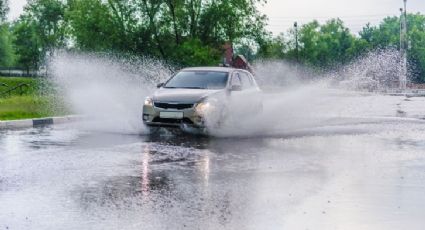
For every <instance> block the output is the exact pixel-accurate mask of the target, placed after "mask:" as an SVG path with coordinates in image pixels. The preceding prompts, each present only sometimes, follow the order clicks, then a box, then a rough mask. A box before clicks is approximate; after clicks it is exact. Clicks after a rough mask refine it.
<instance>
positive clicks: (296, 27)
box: [294, 22, 299, 63]
mask: <svg viewBox="0 0 425 230" xmlns="http://www.w3.org/2000/svg"><path fill="white" fill-rule="evenodd" d="M294 29H295V58H296V61H297V63H298V62H299V56H298V23H297V22H294Z"/></svg>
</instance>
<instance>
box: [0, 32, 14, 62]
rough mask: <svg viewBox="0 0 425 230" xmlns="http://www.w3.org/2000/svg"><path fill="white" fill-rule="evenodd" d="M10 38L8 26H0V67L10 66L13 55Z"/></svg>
mask: <svg viewBox="0 0 425 230" xmlns="http://www.w3.org/2000/svg"><path fill="white" fill-rule="evenodd" d="M13 52H14V51H13V46H12V37H11V34H10V31H9V27H8V25H6V24H4V25H0V66H6V67H8V66H11V65H12V64H13V59H14V54H13Z"/></svg>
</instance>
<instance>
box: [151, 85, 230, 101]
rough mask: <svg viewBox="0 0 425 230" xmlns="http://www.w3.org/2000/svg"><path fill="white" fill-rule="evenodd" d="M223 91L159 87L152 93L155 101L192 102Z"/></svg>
mask: <svg viewBox="0 0 425 230" xmlns="http://www.w3.org/2000/svg"><path fill="white" fill-rule="evenodd" d="M223 91H224V90H210V89H167V88H161V89H158V90H157V91H156V92H155V93H154V95H153V100H154V101H157V102H174V103H187V104H192V103H193V104H194V103H197V102H199V101H201V100H202V99H204V98H206V97H209V96H213V95H216V94H220V93H221V92H223Z"/></svg>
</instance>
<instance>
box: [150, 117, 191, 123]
mask: <svg viewBox="0 0 425 230" xmlns="http://www.w3.org/2000/svg"><path fill="white" fill-rule="evenodd" d="M152 122H159V123H165V124H180V123H186V124H193V122H192V121H191V120H190V119H189V118H183V119H169V118H159V117H156V118H155V119H153V121H152Z"/></svg>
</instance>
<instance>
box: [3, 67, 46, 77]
mask: <svg viewBox="0 0 425 230" xmlns="http://www.w3.org/2000/svg"><path fill="white" fill-rule="evenodd" d="M45 75H46V73H45V71H44V72H43V71H39V70H29V71H28V70H26V69H23V68H19V67H0V76H10V77H39V76H45Z"/></svg>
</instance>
